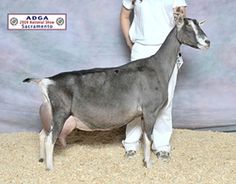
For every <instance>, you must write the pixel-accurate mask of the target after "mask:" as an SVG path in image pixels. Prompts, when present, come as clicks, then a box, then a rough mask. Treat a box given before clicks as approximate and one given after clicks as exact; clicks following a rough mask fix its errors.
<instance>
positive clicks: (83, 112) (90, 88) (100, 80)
mask: <svg viewBox="0 0 236 184" xmlns="http://www.w3.org/2000/svg"><path fill="white" fill-rule="evenodd" d="M175 24H176V26H175V27H174V28H173V29H172V31H171V32H170V33H169V35H168V37H167V38H166V40H165V42H164V43H163V44H162V46H161V48H160V49H159V51H158V52H157V53H156V54H155V55H153V56H151V57H149V58H145V59H140V60H137V61H134V62H131V63H128V64H125V65H122V66H120V67H114V68H100V69H90V70H81V71H71V72H64V73H59V74H57V75H55V76H52V77H47V78H43V79H35V78H27V79H25V80H24V81H23V82H31V81H34V82H36V83H37V84H38V85H39V86H40V89H41V90H42V93H43V95H44V97H45V99H46V100H47V102H48V103H49V104H50V109H51V113H52V121H51V123H50V129H49V130H48V131H46V133H45V134H44V135H40V136H42V137H41V139H42V140H43V144H40V150H41V151H40V153H41V154H40V157H41V160H43V159H45V158H46V166H47V169H49V170H51V169H52V168H53V149H54V144H55V142H56V140H57V138H58V137H59V135H60V133H61V131H62V129H63V126H64V124H65V121H66V119H67V118H68V117H69V116H73V117H75V118H77V120H78V121H77V122H78V124H77V126H76V128H80V127H83V128H82V129H84V130H88V131H93V130H111V129H114V128H118V127H121V126H123V125H125V124H127V123H129V122H131V121H132V120H133V119H134V118H139V117H140V118H143V128H144V130H143V131H144V133H143V139H144V163H145V165H146V167H150V166H151V148H150V146H151V134H152V130H153V126H154V123H155V121H156V118H157V115H158V113H159V111H160V110H161V109H162V107H163V106H164V105H165V103H166V102H167V98H168V94H167V89H168V82H169V79H170V76H171V74H172V71H173V69H174V66H175V64H176V60H177V55H178V53H179V50H180V45H181V44H186V45H189V46H191V47H194V48H199V49H206V48H209V46H210V41H209V40H208V39H207V37H206V35H205V33H204V32H203V31H202V29H201V28H200V26H199V24H200V23H199V22H197V21H196V20H195V19H190V18H183V17H182V16H179V17H178V18H176V19H175Z"/></svg>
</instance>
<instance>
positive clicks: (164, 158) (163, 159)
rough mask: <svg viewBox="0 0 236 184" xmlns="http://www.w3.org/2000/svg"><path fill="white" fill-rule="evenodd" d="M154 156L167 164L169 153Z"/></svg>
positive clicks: (163, 152) (158, 153)
mask: <svg viewBox="0 0 236 184" xmlns="http://www.w3.org/2000/svg"><path fill="white" fill-rule="evenodd" d="M156 156H157V158H158V159H159V160H161V161H163V162H169V161H170V153H169V152H167V151H159V152H157V153H156Z"/></svg>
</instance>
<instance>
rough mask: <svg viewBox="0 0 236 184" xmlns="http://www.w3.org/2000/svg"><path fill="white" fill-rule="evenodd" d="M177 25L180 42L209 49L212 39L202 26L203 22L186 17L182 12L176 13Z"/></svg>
mask: <svg viewBox="0 0 236 184" xmlns="http://www.w3.org/2000/svg"><path fill="white" fill-rule="evenodd" d="M175 24H176V27H177V39H178V40H179V42H180V43H183V44H186V45H189V46H191V47H194V48H198V49H208V48H209V47H210V41H209V40H208V38H207V36H206V34H205V33H204V32H203V30H202V29H201V27H200V24H201V22H198V21H197V20H195V19H190V18H184V17H183V15H181V14H175Z"/></svg>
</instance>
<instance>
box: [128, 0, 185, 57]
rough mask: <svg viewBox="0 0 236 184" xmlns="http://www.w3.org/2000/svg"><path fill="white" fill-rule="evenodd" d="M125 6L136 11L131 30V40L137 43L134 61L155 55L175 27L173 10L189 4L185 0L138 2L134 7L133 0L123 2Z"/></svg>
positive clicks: (133, 49) (148, 0)
mask: <svg viewBox="0 0 236 184" xmlns="http://www.w3.org/2000/svg"><path fill="white" fill-rule="evenodd" d="M123 6H124V7H125V8H127V9H134V19H133V21H132V24H131V27H130V30H129V36H130V39H131V41H132V42H133V43H135V44H134V46H133V47H134V48H132V53H131V60H132V61H133V60H136V59H140V58H144V57H148V56H150V55H153V54H155V52H156V51H157V50H158V49H159V48H160V46H161V44H162V43H163V42H164V41H165V39H166V37H167V35H168V34H169V32H170V31H171V30H172V28H173V27H174V18H173V8H175V7H178V6H187V4H186V2H185V0H142V1H140V0H136V2H135V5H132V0H123ZM143 46H150V47H148V48H142V47H143ZM140 49H142V52H141V51H140ZM145 49H146V51H145ZM140 54H141V55H140ZM132 55H133V56H132Z"/></svg>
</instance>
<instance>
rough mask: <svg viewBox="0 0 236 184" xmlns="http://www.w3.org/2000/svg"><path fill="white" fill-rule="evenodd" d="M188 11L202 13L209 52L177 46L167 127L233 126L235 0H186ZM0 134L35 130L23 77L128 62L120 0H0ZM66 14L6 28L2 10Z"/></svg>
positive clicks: (36, 95)
mask: <svg viewBox="0 0 236 184" xmlns="http://www.w3.org/2000/svg"><path fill="white" fill-rule="evenodd" d="M187 3H188V16H189V17H193V18H196V19H199V20H202V19H207V22H206V24H205V25H204V27H203V29H204V30H205V32H206V34H207V35H208V37H209V39H210V40H211V48H210V50H208V51H199V50H196V49H192V48H190V47H186V46H183V47H182V53H183V57H184V61H185V63H184V65H183V67H182V68H181V70H180V73H179V78H178V84H177V88H176V95H175V99H174V107H173V121H174V127H179V128H205V127H210V128H212V129H214V128H217V127H220V130H231V129H234V128H235V127H236V98H235V94H236V73H235V70H236V62H235V55H236V54H235V53H236V26H235V9H236V2H235V1H234V0H208V1H204V0H198V1H190V0H189V1H187ZM1 7H2V8H1V16H0V25H1V29H0V37H1V39H0V40H1V41H0V49H1V54H0V132H15V131H38V130H39V129H40V127H41V125H40V120H39V115H38V109H39V106H40V104H41V102H42V96H41V93H40V91H39V89H38V87H37V86H36V85H32V84H31V85H28V84H24V83H22V80H23V79H24V78H26V77H42V76H51V75H54V74H57V73H59V72H62V71H68V70H80V69H87V68H93V67H110V66H118V65H121V64H124V63H126V62H128V61H129V51H128V48H127V47H126V45H125V43H124V40H123V36H122V34H121V31H120V26H119V13H120V7H121V0H93V1H88V0H79V1H77V0H70V1H64V0H40V1H33V0H18V1H14V0H1ZM13 12H17V13H19V12H24V13H35V12H37V13H56V12H59V13H67V17H68V27H67V30H66V31H9V30H7V13H13Z"/></svg>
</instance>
